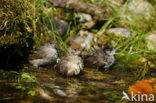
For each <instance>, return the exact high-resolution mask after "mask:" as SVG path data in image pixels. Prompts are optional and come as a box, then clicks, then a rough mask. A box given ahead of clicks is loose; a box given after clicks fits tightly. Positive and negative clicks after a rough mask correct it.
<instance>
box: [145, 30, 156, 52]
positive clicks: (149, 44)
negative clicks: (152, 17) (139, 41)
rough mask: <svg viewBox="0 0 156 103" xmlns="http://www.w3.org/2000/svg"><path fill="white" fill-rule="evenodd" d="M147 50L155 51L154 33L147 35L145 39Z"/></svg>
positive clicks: (155, 39) (155, 36) (155, 40)
mask: <svg viewBox="0 0 156 103" xmlns="http://www.w3.org/2000/svg"><path fill="white" fill-rule="evenodd" d="M146 42H147V48H148V49H149V50H152V51H156V31H153V32H151V33H149V34H148V35H147V37H146Z"/></svg>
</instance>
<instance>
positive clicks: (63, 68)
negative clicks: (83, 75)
mask: <svg viewBox="0 0 156 103" xmlns="http://www.w3.org/2000/svg"><path fill="white" fill-rule="evenodd" d="M81 49H82V47H81V45H80V44H77V43H75V44H73V45H71V46H70V47H69V49H68V52H67V53H66V54H65V55H64V56H63V57H62V58H61V59H60V62H59V63H58V67H59V72H60V73H61V74H63V75H64V76H74V75H78V74H79V73H80V71H81V70H83V67H84V66H83V61H82V58H81V57H80V56H79V55H80V53H81Z"/></svg>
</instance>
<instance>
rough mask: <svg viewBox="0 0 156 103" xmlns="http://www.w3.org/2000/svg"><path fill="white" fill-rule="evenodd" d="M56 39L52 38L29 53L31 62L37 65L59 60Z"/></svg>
mask: <svg viewBox="0 0 156 103" xmlns="http://www.w3.org/2000/svg"><path fill="white" fill-rule="evenodd" d="M57 58H58V54H57V50H56V41H55V40H50V41H48V42H47V43H45V44H44V45H43V46H41V47H39V48H38V49H37V50H36V51H35V53H33V54H30V55H29V58H28V59H29V63H30V64H32V65H33V66H35V67H40V66H46V65H49V64H51V63H54V62H56V61H57Z"/></svg>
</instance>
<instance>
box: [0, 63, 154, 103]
mask: <svg viewBox="0 0 156 103" xmlns="http://www.w3.org/2000/svg"><path fill="white" fill-rule="evenodd" d="M134 70H135V69H134ZM134 70H133V69H130V68H129V69H128V68H125V69H121V68H119V67H112V68H110V69H108V70H98V69H93V68H85V69H84V71H83V72H82V73H81V74H80V75H79V76H75V77H63V76H61V75H60V74H59V73H58V72H57V70H56V69H53V67H47V68H40V69H37V68H33V67H32V66H29V65H26V66H25V67H24V69H22V71H20V72H15V71H1V72H0V75H1V77H0V94H1V96H0V101H1V102H0V103H53V102H54V103H121V101H120V100H121V98H122V91H127V89H128V87H129V86H130V85H131V84H133V83H134V82H135V81H136V77H135V75H134ZM154 71H155V70H153V69H150V71H149V73H148V74H147V75H146V77H147V78H148V77H150V78H151V77H154V76H155V73H154ZM23 73H27V74H28V75H30V76H32V77H35V79H31V78H29V77H27V78H22V76H21V75H22V74H23ZM28 78H29V79H28ZM124 103H126V102H124Z"/></svg>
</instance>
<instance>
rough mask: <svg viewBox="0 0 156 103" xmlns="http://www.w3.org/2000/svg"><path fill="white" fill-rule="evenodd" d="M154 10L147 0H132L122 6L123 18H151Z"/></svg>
mask: <svg viewBox="0 0 156 103" xmlns="http://www.w3.org/2000/svg"><path fill="white" fill-rule="evenodd" d="M153 11H154V8H153V6H152V5H151V4H150V3H148V2H147V1H145V0H130V1H129V2H128V3H126V4H125V5H123V7H121V18H124V19H128V20H133V19H135V18H137V19H138V18H139V19H144V18H145V19H146V20H149V19H150V17H151V14H152V12H153Z"/></svg>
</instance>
